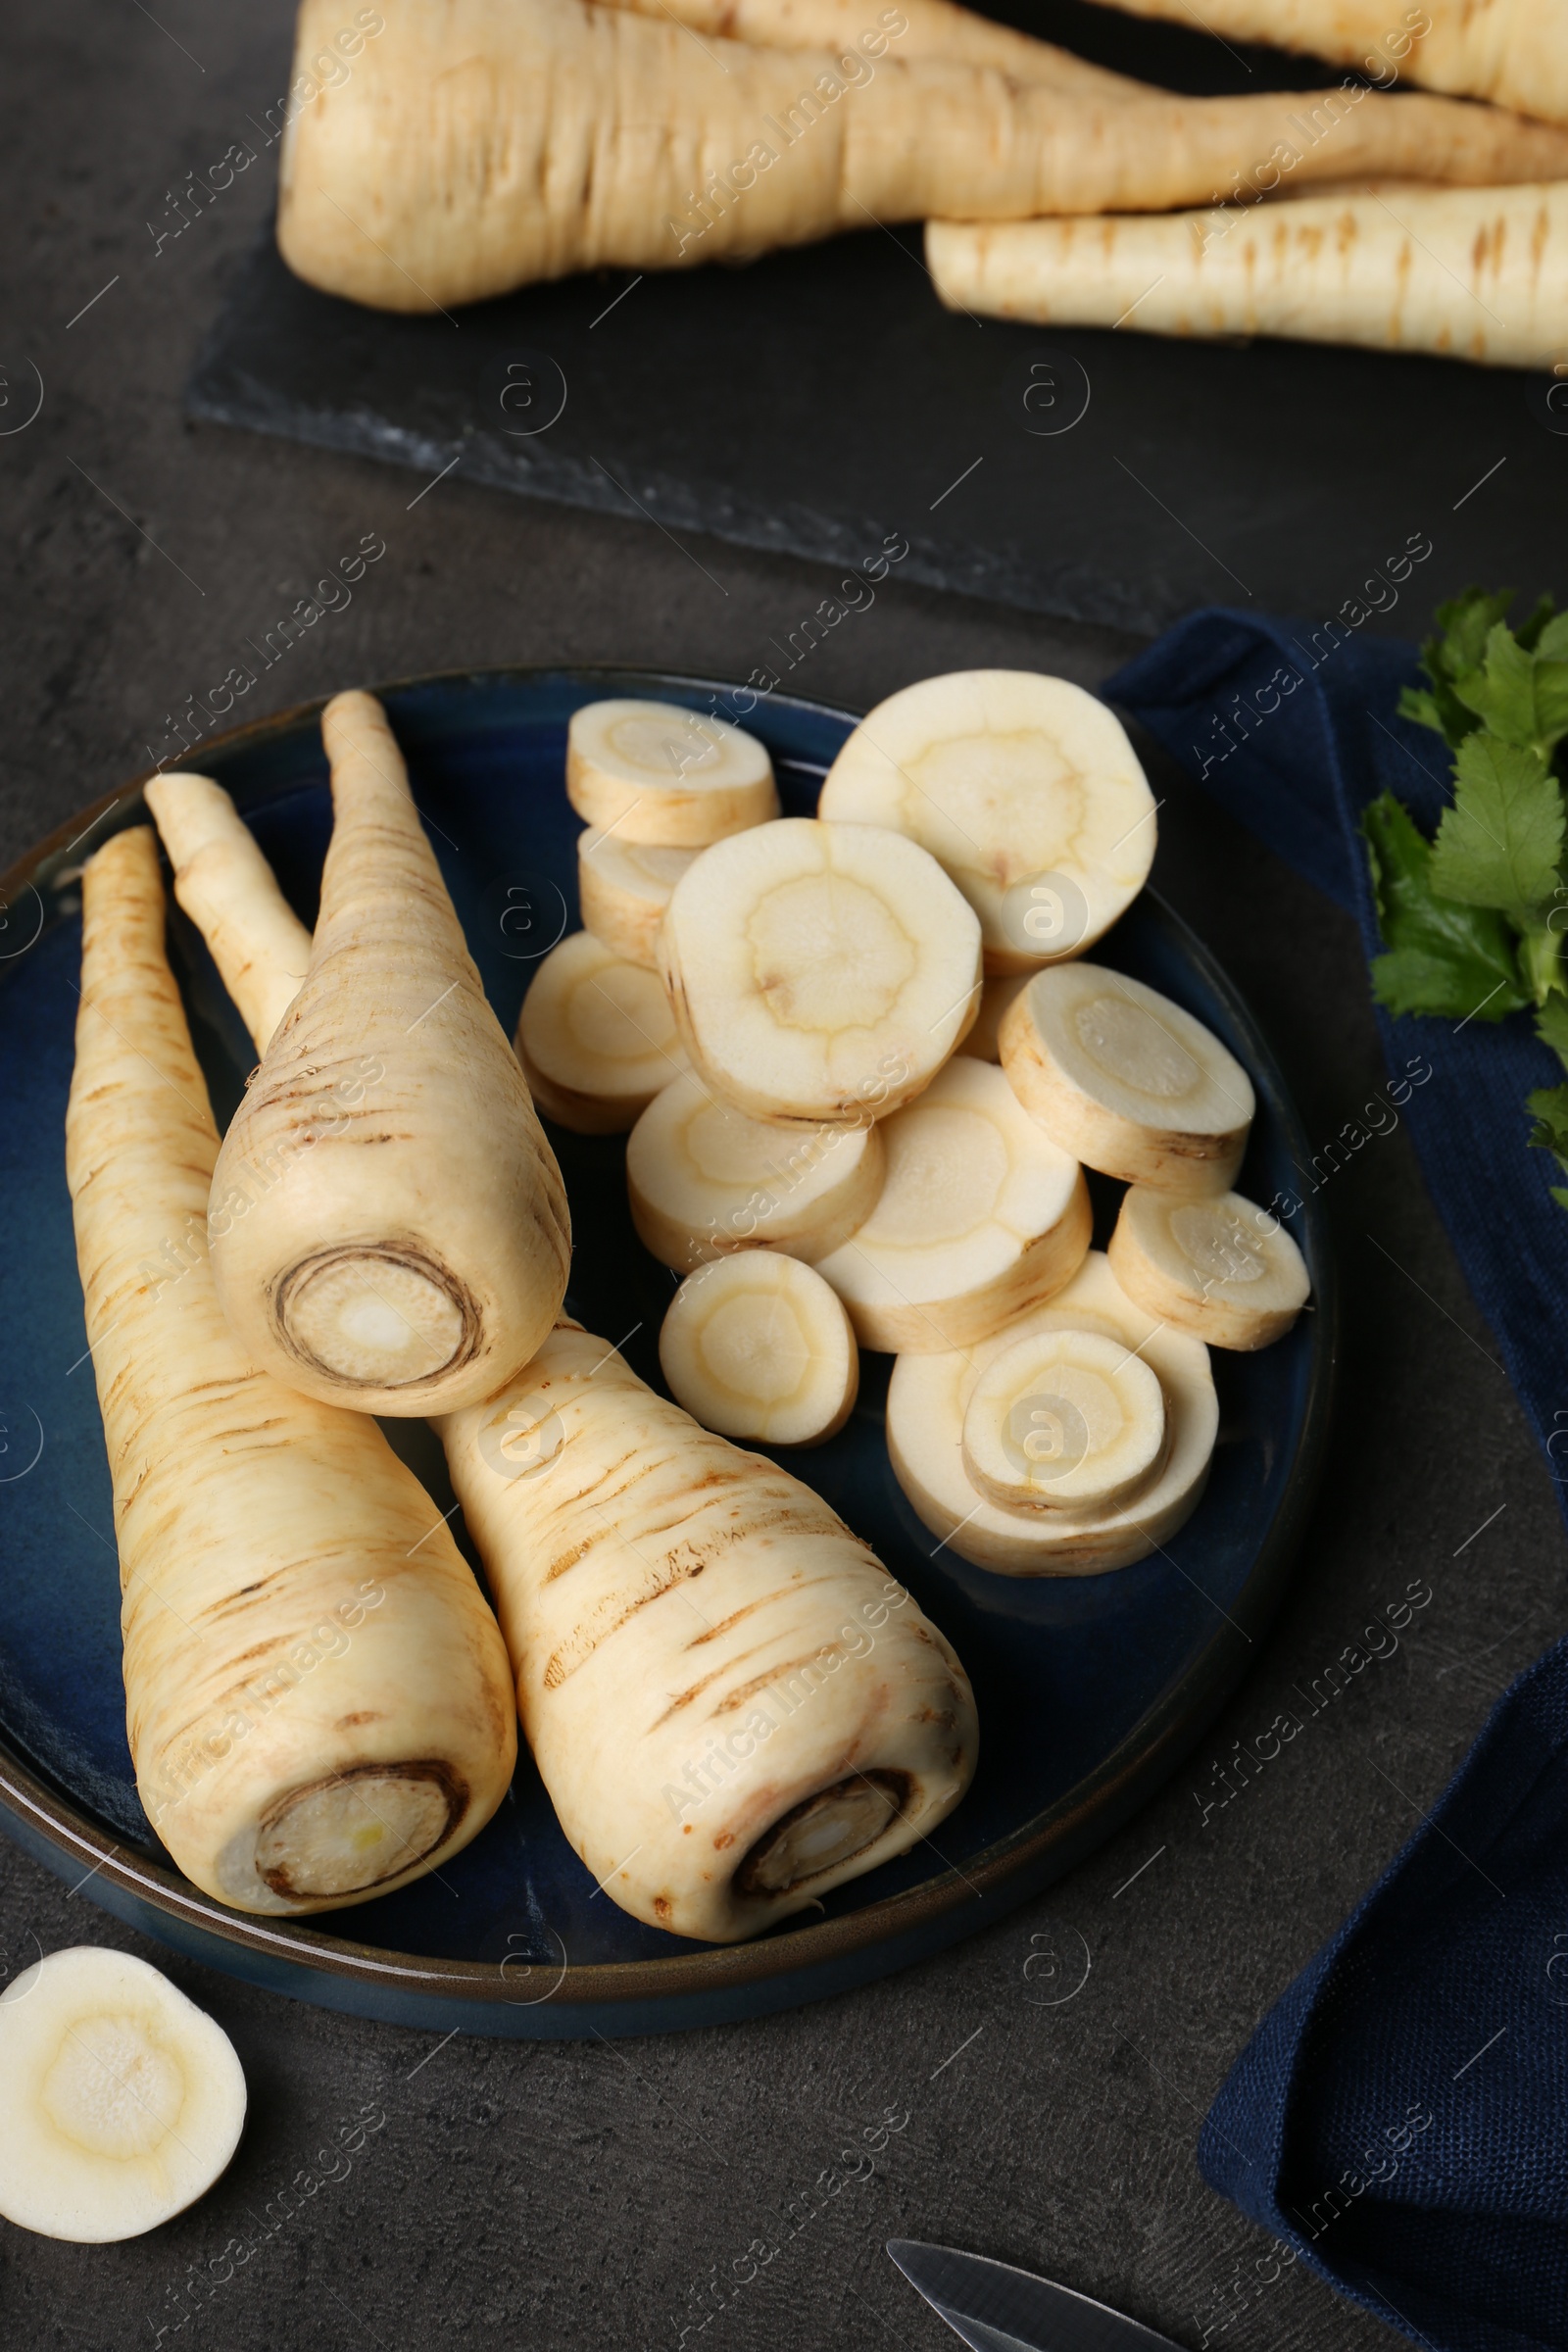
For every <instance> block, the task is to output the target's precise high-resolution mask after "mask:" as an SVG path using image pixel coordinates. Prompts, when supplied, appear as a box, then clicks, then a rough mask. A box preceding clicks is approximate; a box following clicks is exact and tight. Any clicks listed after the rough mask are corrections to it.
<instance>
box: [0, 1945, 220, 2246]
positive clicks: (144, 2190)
mask: <svg viewBox="0 0 1568 2352" xmlns="http://www.w3.org/2000/svg"><path fill="white" fill-rule="evenodd" d="M244 2124H245V2077H244V2074H243V2072H242V2071H241V2068H240V2063H239V2060H238V2058H237V2057H236V2056H235V2054H234V2046H233V2044H232V2042H231V2041H230V2040H229V2038H228V2035H227V2034H225V2033H224V2032H223V2030H222V2028H221V2026H219V2025H217V2024H215V2022H214V2020H213V2019H212V2018H210V2017H208V2016H207V2015H206V2013H205V2012H204V2011H203V2010H200V2009H198V2008H197V2007H196V2004H195V2003H194V2001H189V2000H187V1999H186V1997H185V1995H184V1994H183V1993H182V1992H179V1991H177V1990H176V1989H175V1987H174V1986H173V1985H171V1984H170V1982H169V1980H168V1978H167V1977H164V1976H161V1975H160V1974H159V1972H158V1970H157V1969H156V1968H150V1967H149V1966H148V1965H147V1962H146V1961H145V1960H137V1959H134V1958H132V1956H131V1955H130V1954H129V1953H128V1952H117V1951H111V1950H107V1949H104V1948H102V1947H100V1946H97V1945H80V1946H77V1947H76V1948H74V1949H73V1950H70V1951H64V1952H51V1953H50V1954H49V1955H48V1957H47V1958H46V1959H43V1960H39V1961H37V1962H35V1963H34V1965H33V1966H32V1967H31V1968H28V1969H25V1970H24V1972H23V1974H22V1975H21V1976H20V1977H18V1978H17V1980H16V1982H15V1984H13V1985H8V1986H7V1988H6V1991H5V1993H4V1995H3V1996H0V2214H4V2215H5V2217H6V2219H7V2220H8V2221H10V2222H15V2223H16V2224H17V2226H18V2228H19V2229H33V2230H36V2231H37V2232H38V2233H39V2234H40V2235H41V2236H44V2237H62V2238H70V2239H72V2240H73V2241H75V2242H76V2243H77V2244H83V2245H105V2244H108V2243H110V2242H111V2241H113V2240H115V2239H119V2238H125V2237H139V2236H140V2235H141V2233H142V2232H143V2231H144V2230H147V2229H156V2228H157V2227H158V2225H159V2223H160V2222H167V2221H168V2220H169V2219H170V2218H171V2216H172V2215H173V2214H176V2213H182V2212H183V2211H184V2209H185V2207H186V2206H187V2205H191V2204H194V2203H195V2201H196V2199H197V2198H198V2197H199V2196H202V2195H203V2194H204V2193H205V2192H206V2190H208V2189H209V2188H211V2186H212V2185H213V2182H214V2181H215V2180H217V2179H218V2178H219V2175H220V2174H221V2172H222V2171H223V2170H224V2168H225V2167H226V2166H227V2164H228V2161H229V2158H230V2157H231V2156H232V2155H233V2153H234V2150H235V2148H236V2147H237V2146H238V2144H239V2136H240V2132H241V2131H242V2130H243V2128H244Z"/></svg>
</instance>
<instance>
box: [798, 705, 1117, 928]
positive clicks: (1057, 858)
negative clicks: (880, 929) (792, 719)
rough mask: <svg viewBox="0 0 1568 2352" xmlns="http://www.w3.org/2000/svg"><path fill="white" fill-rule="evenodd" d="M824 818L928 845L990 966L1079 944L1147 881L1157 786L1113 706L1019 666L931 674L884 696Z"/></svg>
mask: <svg viewBox="0 0 1568 2352" xmlns="http://www.w3.org/2000/svg"><path fill="white" fill-rule="evenodd" d="M817 811H818V814H819V815H821V816H823V817H827V818H830V819H837V820H839V821H840V822H846V821H847V822H849V823H851V824H862V825H888V826H891V827H892V828H893V829H894V830H895V831H897V832H900V833H907V834H908V836H909V838H910V839H911V840H912V841H917V842H918V843H919V844H920V846H921V848H922V849H926V850H929V851H930V852H931V855H932V857H933V858H936V859H938V861H939V862H940V864H941V865H942V867H943V870H944V871H945V872H946V873H948V874H949V875H951V876H952V878H953V880H954V881H955V882H956V884H957V886H958V888H959V889H960V890H961V891H962V893H963V895H964V897H965V898H966V899H967V900H968V902H969V904H970V906H971V907H973V908H974V910H975V912H976V914H977V915H978V916H979V918H980V936H981V940H982V942H983V944H984V948H985V960H986V969H987V971H997V972H1017V971H1033V970H1034V969H1036V968H1037V967H1038V966H1039V965H1040V964H1043V963H1053V962H1054V961H1056V960H1057V959H1058V958H1059V957H1061V956H1077V955H1080V954H1082V952H1083V950H1084V949H1085V948H1086V947H1090V946H1092V945H1093V943H1094V942H1095V941H1096V940H1097V939H1099V938H1100V936H1101V934H1102V933H1103V932H1104V931H1107V930H1108V929H1109V928H1110V925H1111V924H1112V923H1113V922H1114V921H1115V920H1116V917H1117V916H1118V915H1119V914H1121V913H1122V912H1123V911H1124V910H1125V909H1126V907H1128V906H1130V905H1131V903H1132V901H1133V900H1134V899H1135V898H1136V897H1137V895H1138V893H1139V891H1141V890H1142V889H1143V887H1144V884H1145V883H1146V882H1147V881H1148V879H1149V869H1150V866H1151V865H1152V862H1153V857H1154V796H1153V794H1152V792H1151V791H1150V789H1149V785H1148V783H1147V781H1146V780H1145V776H1144V771H1143V769H1142V768H1141V767H1140V766H1139V764H1138V759H1137V755H1136V754H1135V752H1134V750H1133V747H1132V745H1131V744H1130V743H1129V742H1128V740H1127V735H1126V730H1125V729H1124V728H1123V726H1122V724H1121V722H1120V720H1119V719H1118V718H1117V717H1116V716H1115V715H1114V713H1113V712H1112V711H1107V710H1106V708H1105V706H1104V704H1103V703H1098V702H1096V700H1095V698H1094V696H1093V695H1092V694H1085V692H1084V691H1083V689H1082V687H1081V686H1073V685H1070V684H1069V683H1068V681H1067V680H1066V679H1065V678H1046V677H1039V676H1036V675H1035V674H1034V673H1033V672H1032V671H1028V670H1016V669H970V670H959V671H956V673H954V674H953V675H952V676H949V677H941V678H923V679H922V680H921V681H920V683H919V684H918V685H917V686H906V687H905V688H904V689H903V691H902V692H901V693H899V694H895V695H891V696H890V697H889V698H888V700H887V701H886V702H885V703H879V704H878V705H877V707H876V709H875V710H874V711H871V713H870V714H869V716H868V717H866V718H863V719H862V720H861V721H860V723H859V725H858V727H857V728H856V730H855V732H854V734H853V735H852V736H851V737H850V739H849V741H848V743H846V744H845V746H844V748H843V750H842V751H841V752H840V753H839V756H838V758H837V759H836V760H834V762H833V765H832V766H831V767H830V768H829V770H828V773H827V780H826V782H825V783H824V784H823V786H822V795H821V799H820V801H819V802H818V804H817Z"/></svg>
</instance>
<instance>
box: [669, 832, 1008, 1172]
mask: <svg viewBox="0 0 1568 2352" xmlns="http://www.w3.org/2000/svg"><path fill="white" fill-rule="evenodd" d="M659 964H660V970H661V971H662V974H663V976H664V982H665V985H666V986H667V988H668V990H669V993H670V1001H671V1003H672V1005H673V1006H674V1010H675V1018H676V1021H677V1023H678V1025H679V1027H680V1031H681V1035H682V1037H683V1039H684V1041H685V1044H686V1050H687V1052H688V1053H689V1054H690V1055H691V1058H692V1063H693V1066H694V1067H695V1068H696V1069H697V1070H698V1071H699V1073H700V1074H701V1075H702V1076H703V1077H704V1078H705V1079H707V1081H708V1082H709V1084H710V1085H711V1087H712V1088H713V1090H714V1092H715V1093H717V1094H721V1095H723V1096H724V1097H725V1098H726V1100H727V1101H729V1102H731V1103H734V1104H735V1106H736V1107H737V1109H740V1110H745V1111H749V1112H750V1113H751V1114H752V1115H753V1116H754V1117H756V1118H764V1119H766V1118H771V1119H788V1120H796V1121H803V1122H805V1121H809V1123H811V1124H812V1125H817V1124H821V1123H826V1124H828V1125H850V1124H853V1123H858V1122H859V1121H863V1120H865V1119H868V1118H881V1117H884V1116H885V1115H886V1114H887V1113H888V1112H889V1111H892V1110H896V1109H897V1108H898V1106H899V1104H900V1103H907V1102H908V1101H909V1100H910V1098H911V1097H912V1096H914V1095H917V1094H918V1093H919V1092H920V1090H921V1089H922V1087H924V1086H926V1085H927V1084H928V1083H929V1082H930V1080H931V1079H932V1078H933V1077H934V1076H935V1074H936V1072H937V1071H938V1070H939V1069H940V1068H941V1066H942V1064H943V1063H944V1062H945V1061H946V1060H947V1058H948V1055H949V1054H951V1053H952V1052H953V1051H954V1049H955V1048H956V1046H957V1045H958V1044H959V1042H960V1041H961V1039H962V1038H963V1037H964V1035H965V1034H966V1032H967V1031H968V1029H969V1027H970V1025H971V1023H972V1022H973V1020H974V1016H975V1011H976V1008H977V1006H978V1004H979V997H980V925H979V923H978V921H977V920H976V918H975V916H974V914H973V913H972V912H971V911H970V909H969V907H967V906H966V905H965V904H964V902H963V900H962V898H961V897H960V896H959V894H958V892H957V891H956V889H955V888H954V886H953V884H952V883H951V882H950V881H949V880H948V878H947V876H946V875H945V874H944V873H943V871H942V868H941V867H940V866H939V865H938V863H937V861H936V859H935V858H931V857H929V856H928V855H927V854H926V852H925V851H924V850H922V849H920V848H919V847H918V845H917V844H916V843H914V842H911V841H907V840H906V839H905V837H904V836H903V835H902V834H899V833H888V832H884V831H883V830H882V828H881V827H880V826H877V825H831V824H823V823H821V822H820V821H819V820H818V819H816V818H814V817H804V816H800V817H785V818H783V819H781V820H780V822H779V823H777V824H773V825H759V826H757V827H756V828H755V829H754V830H753V831H752V832H749V833H737V834H735V835H733V836H732V837H731V838H730V839H729V840H728V841H720V842H715V843H714V845H713V847H712V848H711V850H706V851H705V852H704V854H703V855H702V857H701V858H698V859H697V861H696V863H695V864H694V865H693V866H692V867H691V869H690V871H689V872H687V873H685V874H683V875H682V876H681V879H680V880H679V882H677V883H676V885H675V889H674V892H673V894H672V896H671V898H670V902H669V905H668V907H666V909H665V912H664V921H663V927H662V930H661V932H660V935H659Z"/></svg>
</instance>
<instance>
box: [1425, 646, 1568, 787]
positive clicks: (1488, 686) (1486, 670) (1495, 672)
mask: <svg viewBox="0 0 1568 2352" xmlns="http://www.w3.org/2000/svg"><path fill="white" fill-rule="evenodd" d="M1453 691H1454V693H1455V694H1456V695H1457V696H1458V698H1459V700H1460V702H1461V703H1463V705H1464V706H1465V709H1466V710H1467V711H1474V712H1475V713H1476V716H1477V717H1478V718H1480V719H1482V720H1483V721H1484V722H1485V724H1486V726H1487V728H1488V730H1489V732H1490V733H1492V734H1494V735H1495V736H1497V737H1498V738H1499V739H1500V740H1501V741H1502V742H1503V743H1517V744H1528V745H1531V746H1533V747H1534V749H1535V750H1537V751H1539V752H1540V753H1541V755H1542V757H1543V759H1544V758H1547V757H1548V756H1549V755H1550V753H1551V752H1552V751H1553V750H1554V749H1555V748H1556V746H1557V745H1558V744H1559V743H1560V742H1561V740H1562V738H1563V736H1564V735H1568V661H1550V660H1548V659H1547V658H1546V657H1545V656H1544V654H1542V653H1540V652H1537V653H1529V652H1527V651H1526V650H1525V648H1524V647H1523V646H1522V645H1521V644H1520V643H1519V641H1518V639H1517V638H1516V637H1514V635H1513V634H1512V632H1511V631H1510V630H1508V629H1506V628H1504V626H1503V624H1502V622H1501V621H1500V620H1499V621H1498V622H1497V624H1496V626H1495V628H1494V629H1493V630H1492V631H1491V633H1490V634H1489V636H1488V638H1487V656H1486V661H1485V662H1484V664H1483V665H1482V667H1481V668H1479V669H1474V670H1471V671H1470V672H1469V673H1468V674H1467V675H1466V676H1464V677H1461V678H1456V679H1455V680H1454V682H1453Z"/></svg>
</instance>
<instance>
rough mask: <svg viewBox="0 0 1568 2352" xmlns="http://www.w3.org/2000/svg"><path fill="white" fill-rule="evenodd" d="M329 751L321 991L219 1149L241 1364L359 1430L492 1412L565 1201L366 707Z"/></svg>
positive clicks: (331, 716)
mask: <svg viewBox="0 0 1568 2352" xmlns="http://www.w3.org/2000/svg"><path fill="white" fill-rule="evenodd" d="M321 733H322V738H323V740H324V742H325V745H326V750H327V756H328V758H329V760H330V761H331V765H332V801H333V812H334V823H333V830H332V841H331V846H330V848H329V849H328V851H327V855H326V864H325V867H324V869H323V872H322V875H321V906H320V914H319V919H318V922H317V928H316V937H315V941H314V944H313V946H312V951H311V965H310V971H309V973H308V974H307V977H306V980H305V984H304V986H303V987H302V988H301V990H300V992H299V994H298V996H297V997H296V998H295V999H294V1002H293V1004H292V1005H291V1006H290V1007H289V1010H288V1013H287V1016H286V1017H285V1019H284V1021H283V1024H282V1026H281V1027H280V1028H279V1029H278V1031H277V1033H276V1035H275V1036H274V1037H273V1038H272V1040H271V1042H270V1045H269V1046H268V1049H267V1052H266V1053H265V1054H264V1055H263V1057H262V1066H261V1071H260V1073H259V1075H258V1077H257V1078H256V1080H255V1083H254V1084H253V1085H252V1086H251V1087H250V1088H249V1090H248V1092H247V1093H246V1096H245V1099H244V1101H243V1102H242V1103H241V1104H240V1106H239V1109H238V1110H237V1111H236V1113H235V1115H234V1120H233V1123H232V1125H231V1126H230V1128H229V1130H228V1133H227V1135H226V1136H225V1137H224V1139H223V1147H222V1150H221V1152H220V1154H219V1161H218V1168H217V1172H216V1174H215V1177H214V1181H213V1200H212V1220H211V1227H210V1230H211V1234H212V1241H213V1270H214V1274H215V1276H216V1279H217V1282H218V1288H219V1296H220V1298H221V1300H222V1303H223V1311H224V1313H225V1314H226V1315H227V1317H228V1319H229V1322H230V1324H231V1326H232V1327H233V1330H234V1333H235V1336H236V1338H237V1339H238V1340H239V1341H240V1344H241V1345H242V1347H244V1348H246V1350H247V1351H248V1352H249V1354H250V1356H251V1358H252V1360H253V1361H254V1362H255V1363H257V1364H259V1365H261V1366H263V1367H265V1368H266V1369H267V1370H269V1371H270V1372H273V1373H275V1374H276V1376H277V1377H278V1378H279V1379H280V1380H284V1381H287V1382H288V1383H289V1384H290V1385H291V1386H293V1387H295V1388H298V1389H303V1390H305V1391H306V1392H307V1394H308V1395H310V1396H313V1397H320V1398H322V1399H324V1400H325V1401H328V1402H331V1403H340V1404H347V1405H352V1406H354V1407H355V1408H356V1409H357V1410H358V1411H361V1412H377V1413H391V1414H400V1413H401V1414H413V1413H424V1412H428V1411H433V1410H435V1409H436V1408H437V1407H438V1406H440V1405H442V1404H445V1403H450V1402H454V1401H458V1400H462V1399H466V1398H469V1397H483V1396H488V1395H489V1394H490V1392H491V1391H492V1390H493V1389H495V1388H496V1387H498V1386H499V1385H500V1383H501V1382H502V1381H503V1380H505V1379H507V1378H508V1377H510V1375H511V1374H512V1373H513V1372H515V1370H516V1369H517V1367H518V1365H519V1364H522V1363H525V1362H526V1361H527V1359H528V1357H529V1356H530V1355H531V1354H532V1353H533V1351H534V1349H535V1348H537V1347H538V1346H539V1344H540V1341H541V1340H542V1339H543V1337H544V1335H545V1333H546V1332H547V1331H548V1330H549V1329H550V1326H551V1323H552V1322H553V1321H554V1319H555V1315H556V1311H557V1309H558V1308H559V1306H560V1304H561V1299H562V1296H563V1293H564V1288H565V1280H566V1268H567V1265H568V1263H569V1260H570V1249H571V1244H570V1234H569V1228H568V1223H567V1215H566V1197H565V1192H564V1187H563V1185H562V1182H561V1172H560V1170H559V1169H558V1168H557V1166H556V1162H555V1156H554V1154H553V1153H552V1152H551V1150H550V1147H549V1145H548V1144H547V1143H546V1142H545V1139H544V1135H543V1133H542V1131H541V1129H540V1126H539V1122H538V1119H537V1118H536V1117H535V1115H534V1109H533V1104H532V1103H531V1102H530V1101H529V1099H528V1090H527V1087H526V1085H525V1084H524V1081H523V1077H522V1073H521V1071H520V1069H519V1068H518V1065H517V1061H516V1057H515V1055H514V1054H513V1053H512V1052H511V1051H510V1049H509V1048H508V1045H507V1041H506V1039H505V1037H504V1036H503V1035H502V1033H501V1029H500V1027H499V1025H498V1024H497V1021H496V1017H495V1014H494V1013H493V1012H492V1011H491V1009H490V1006H489V1005H488V1004H487V1003H486V1001H485V995H484V991H483V988H482V987H481V985H480V982H479V975H478V973H477V972H476V971H475V969H474V967H473V963H472V961H471V959H470V957H469V956H468V952H467V949H466V946H465V944H464V938H463V932H462V929H461V927H460V925H459V922H458V918H457V916H456V914H455V913H454V912H453V908H452V902H451V900H450V899H449V898H448V896H447V892H446V885H445V884H444V883H443V881H442V879H441V875H440V871H439V869H438V867H437V865H436V862H435V858H434V857H433V856H432V854H431V851H430V845H429V843H428V842H427V841H426V840H425V837H424V830H423V827H422V826H421V824H420V822H419V814H418V810H417V809H416V807H415V805H414V800H413V797H412V795H411V793H410V791H409V785H408V777H407V774H406V771H405V769H404V765H403V760H402V756H401V754H400V753H399V751H398V747H397V744H396V742H395V741H394V739H393V735H392V730H391V728H390V727H389V726H388V725H387V723H386V719H385V716H384V714H383V712H382V711H381V708H380V706H379V704H378V703H376V702H375V701H374V700H373V699H372V698H371V697H370V696H369V695H368V694H341V695H339V696H338V697H337V698H336V700H335V701H333V702H331V703H329V704H328V705H327V707H326V710H325V711H324V712H323V714H322V719H321Z"/></svg>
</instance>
